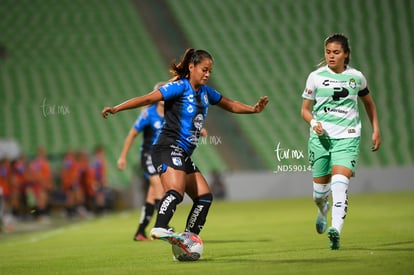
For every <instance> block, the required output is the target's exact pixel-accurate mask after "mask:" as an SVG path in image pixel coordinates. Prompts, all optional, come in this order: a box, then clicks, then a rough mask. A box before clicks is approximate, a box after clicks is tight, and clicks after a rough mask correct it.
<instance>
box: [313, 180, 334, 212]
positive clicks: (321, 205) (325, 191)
mask: <svg viewBox="0 0 414 275" xmlns="http://www.w3.org/2000/svg"><path fill="white" fill-rule="evenodd" d="M330 192H331V184H330V183H327V184H322V183H316V182H314V183H313V201H314V202H315V204H316V206H317V207H318V209H319V211H321V212H322V213H325V212H326V206H327V204H326V203H327V202H328V197H329V193H330Z"/></svg>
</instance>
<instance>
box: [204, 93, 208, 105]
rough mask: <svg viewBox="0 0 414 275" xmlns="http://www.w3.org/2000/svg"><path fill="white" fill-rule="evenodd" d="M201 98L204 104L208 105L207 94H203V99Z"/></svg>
mask: <svg viewBox="0 0 414 275" xmlns="http://www.w3.org/2000/svg"><path fill="white" fill-rule="evenodd" d="M203 98H204V103H205V104H208V96H207V94H204V97H203Z"/></svg>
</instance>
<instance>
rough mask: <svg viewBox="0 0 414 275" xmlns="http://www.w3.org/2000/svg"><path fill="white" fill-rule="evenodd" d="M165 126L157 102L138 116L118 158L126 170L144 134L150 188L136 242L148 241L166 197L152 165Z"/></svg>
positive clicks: (143, 161)
mask: <svg viewBox="0 0 414 275" xmlns="http://www.w3.org/2000/svg"><path fill="white" fill-rule="evenodd" d="M164 84H165V82H159V83H157V84H156V85H155V86H154V90H158V89H159V88H160V87H161V86H163V85H164ZM163 125H164V101H159V102H156V103H154V104H152V105H150V106H149V107H148V108H145V109H144V110H143V111H142V112H141V113H140V114H139V116H138V118H137V120H136V121H135V123H134V125H133V126H132V128H131V130H130V131H129V133H128V135H127V137H126V138H125V141H124V146H123V148H122V151H121V155H120V156H119V158H118V163H117V165H118V169H119V170H124V169H125V168H126V165H127V155H128V151H129V149H130V148H131V145H132V143H133V142H134V140H135V138H136V137H137V136H138V135H139V134H140V133H142V134H143V140H142V144H141V148H140V151H141V168H142V170H143V171H144V178H145V180H148V182H149V186H148V190H147V194H146V196H145V204H144V206H143V207H142V211H141V219H140V221H139V225H138V228H137V231H136V232H135V235H134V238H133V240H134V241H146V240H148V238H147V235H146V233H145V229H146V227H147V226H148V224H149V222H150V221H151V218H152V216H153V214H154V209H158V203H159V201H160V200H161V198H162V196H163V195H164V189H163V188H162V185H161V180H160V178H159V176H158V174H157V171H156V170H155V168H154V165H153V164H152V159H151V149H152V144H153V142H154V140H155V139H156V138H157V137H158V135H159V134H160V132H161V129H162V126H163Z"/></svg>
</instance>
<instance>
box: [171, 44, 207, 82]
mask: <svg viewBox="0 0 414 275" xmlns="http://www.w3.org/2000/svg"><path fill="white" fill-rule="evenodd" d="M204 58H209V59H211V61H213V62H214V60H213V57H212V56H211V54H210V53H208V52H207V51H205V50H195V49H193V48H188V49H187V50H185V52H184V55H183V56H182V58H181V61H180V62H178V64H176V63H175V62H173V63H172V64H171V65H170V73H171V74H172V75H173V77H172V78H171V79H170V81H175V80H178V79H180V78H188V77H189V76H190V71H189V69H188V65H190V64H194V65H197V64H198V63H200V62H201V61H202V60H203V59H204Z"/></svg>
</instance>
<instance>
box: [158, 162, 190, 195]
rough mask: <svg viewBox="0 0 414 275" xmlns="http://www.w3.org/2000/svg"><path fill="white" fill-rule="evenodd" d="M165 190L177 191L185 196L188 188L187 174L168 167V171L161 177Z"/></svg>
mask: <svg viewBox="0 0 414 275" xmlns="http://www.w3.org/2000/svg"><path fill="white" fill-rule="evenodd" d="M160 178H161V183H162V187H163V189H164V190H165V192H166V191H169V190H175V191H177V192H178V193H180V194H181V195H182V196H184V192H185V187H186V172H184V171H181V170H176V169H174V168H171V167H168V166H167V167H166V170H165V171H164V172H163V173H162V174H161V175H160Z"/></svg>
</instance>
